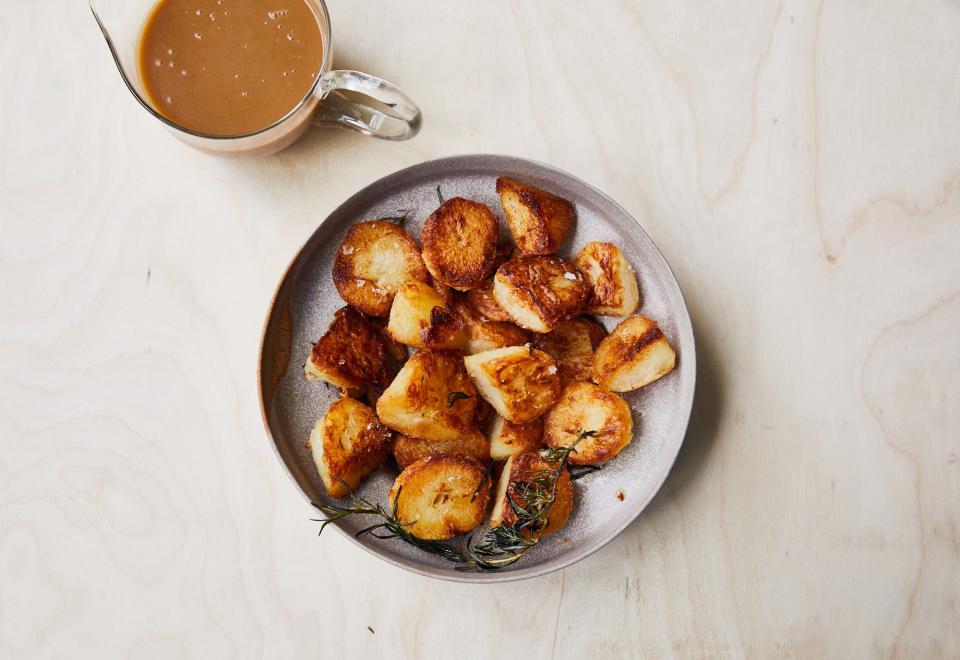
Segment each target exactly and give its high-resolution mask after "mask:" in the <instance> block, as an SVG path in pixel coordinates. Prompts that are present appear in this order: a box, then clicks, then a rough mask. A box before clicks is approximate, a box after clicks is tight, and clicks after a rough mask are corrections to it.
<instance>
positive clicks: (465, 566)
mask: <svg viewBox="0 0 960 660" xmlns="http://www.w3.org/2000/svg"><path fill="white" fill-rule="evenodd" d="M595 434H596V432H595V431H580V433H579V434H578V435H577V438H576V440H574V441H573V443H571V444H570V445H569V446H567V447H558V448H556V449H548V450H545V451H543V452H542V453H541V456H542V457H543V459H544V460H545V461H546V462H548V463H550V464H552V466H553V467H552V468H549V469H543V470H540V471H538V472H537V473H536V474H535V475H534V476H533V477H532V478H531V479H529V480H528V481H526V482H524V483H518V484H516V486H515V492H514V495H515V496H514V495H508V496H507V503H508V505H509V506H510V508H511V509H512V511H513V513H514V515H515V517H516V518H515V520H514V521H513V523H512V524H509V525H501V526H500V527H494V528H493V529H491V530H490V531H488V532H487V533H486V534H484V535H483V538H482V539H481V540H480V541H479V542H478V543H477V544H473V539H472V537H471V538H469V539H467V545H466V548H465V549H464V550H463V551H461V550H460V549H458V548H457V547H455V546H453V545H450V544H448V543H444V542H443V541H427V540H424V539H420V538H417V537H416V536H414V535H413V534H411V533H410V532H409V531H407V529H406V528H407V527H409V526H410V525H412V524H413V523H414V522H416V521H413V522H409V523H404V522H401V521H400V519H399V518H397V501H398V500H399V499H400V492H401V490H403V489H402V488H401V489H398V490H397V495H396V497H395V498H394V500H393V505H392V507H391V509H390V510H387V509H385V508H384V507H383V506H382V505H380V504H374V503H373V502H370V501H369V500H366V499H364V498H362V497H360V496H359V495H357V494H356V493H355V492H354V490H353V488H351V487H350V484H348V483H347V482H345V481H343V480H342V479H339V478H337V477H334V478H335V479H337V481H339V482H340V483H341V484H343V485H344V486H345V487H346V488H347V491H348V493H349V495H350V506H337V505H333V504H317V503H316V502H314V503H313V506H314V507H316V509H317V510H318V511H320V513H322V514H323V515H324V516H325V517H324V518H321V519H314V522H319V523H320V532H319V533H320V534H322V533H323V530H324V529H326V527H327V525H329V524H330V523H333V522H336V521H338V520H340V519H342V518H346V517H347V516H352V515H373V516H377V517H379V518H380V521H379V522H377V523H375V524H373V525H370V526H369V527H364V528H363V529H361V530H360V531H358V532H357V533H356V534H355V535H354V536H356V537H360V536H363V535H365V534H369V535H371V536H374V537H376V538H378V539H399V540H401V541H404V542H405V543H408V544H410V545H412V546H414V547H416V548H419V549H421V550H423V551H425V552H428V553H430V554H432V555H436V556H438V557H441V558H443V559H445V560H447V561H450V562H453V563H456V564H459V565H458V566H457V570H459V571H470V570H475V571H495V570H498V569H501V568H504V567H505V566H509V565H510V564H513V563H514V562H516V561H519V560H520V559H522V558H523V556H524V555H525V554H526V553H527V552H529V551H530V549H531V548H533V547H534V546H536V545H537V544H538V543H539V542H540V538H541V537H542V535H543V531H544V530H545V529H546V527H547V523H548V520H549V515H550V509H551V508H552V507H553V503H554V502H555V501H556V499H557V482H558V481H559V480H560V477H561V476H562V475H563V470H564V469H565V468H566V467H567V462H568V460H569V458H570V454H571V453H573V452H575V451H576V446H577V445H578V444H579V443H580V442H581V441H583V439H584V438H588V437H591V436H593V435H595ZM491 466H492V463H491ZM489 479H490V470H489V468H488V470H487V472H486V473H485V474H484V476H483V479H481V481H480V485H479V486H478V487H477V490H476V492H475V493H474V497H476V495H477V494H478V493H479V492H480V488H482V486H483V484H485V483H487V481H488V480H489Z"/></svg>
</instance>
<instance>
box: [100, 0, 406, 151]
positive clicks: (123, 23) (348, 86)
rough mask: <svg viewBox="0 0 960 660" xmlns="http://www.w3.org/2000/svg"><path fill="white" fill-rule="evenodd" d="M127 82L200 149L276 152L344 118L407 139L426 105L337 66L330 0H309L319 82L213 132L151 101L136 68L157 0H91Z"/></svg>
mask: <svg viewBox="0 0 960 660" xmlns="http://www.w3.org/2000/svg"><path fill="white" fill-rule="evenodd" d="M89 2H90V9H91V11H92V12H93V16H94V18H95V19H96V21H97V24H98V25H99V26H100V30H101V32H102V33H103V37H104V39H106V42H107V46H108V47H109V48H110V53H111V54H112V55H113V59H114V62H116V65H117V69H118V70H119V72H120V76H121V77H122V78H123V82H124V83H125V84H126V86H127V89H129V90H130V93H131V94H133V97H134V98H135V99H136V100H137V102H138V103H139V104H140V105H141V106H142V107H143V108H144V109H145V110H146V111H147V112H149V113H150V114H151V115H153V117H154V118H156V119H157V120H158V121H160V122H162V123H163V124H165V125H166V127H167V128H168V129H169V130H170V131H172V132H173V134H174V135H175V136H177V137H178V138H179V139H181V140H183V141H184V142H186V143H187V144H189V145H190V146H192V147H195V148H197V149H200V150H201V151H205V152H208V153H212V154H217V155H223V156H240V155H269V154H272V153H275V152H277V151H280V150H281V149H283V148H285V147H287V146H289V145H290V144H292V143H293V142H294V141H296V140H297V139H298V138H299V137H300V136H302V135H303V134H304V133H305V132H306V131H307V129H308V128H310V126H311V125H330V124H337V125H341V126H346V127H348V128H352V129H354V130H356V131H359V132H361V133H363V134H364V135H369V136H372V137H378V138H382V139H385V140H407V139H409V138H412V137H413V136H414V135H416V134H417V132H418V131H419V130H420V125H421V121H422V115H421V113H420V108H418V107H417V105H416V104H415V103H414V102H413V101H412V100H410V98H409V97H408V96H407V95H406V94H404V93H403V92H401V91H400V90H399V89H398V88H397V87H396V86H394V85H393V84H392V83H389V82H387V81H386V80H382V79H380V78H377V77H375V76H371V75H369V74H366V73H362V72H360V71H349V70H331V68H330V67H331V66H332V62H333V43H332V41H331V31H330V15H329V12H328V11H327V6H326V4H324V2H323V0H306V2H307V3H308V4H309V5H310V6H311V8H312V9H313V10H314V14H315V16H316V18H317V22H318V24H319V28H320V35H321V39H322V42H323V61H322V63H320V67H319V73H318V75H317V78H316V80H315V82H314V83H313V85H312V86H311V87H310V89H309V90H308V91H307V93H306V94H305V95H304V97H303V98H302V99H301V100H300V101H299V102H298V103H296V105H294V106H293V107H292V108H290V110H289V111H288V112H287V113H286V114H285V115H284V116H283V117H281V118H279V119H277V120H276V121H274V122H273V123H272V124H270V125H269V126H265V127H263V128H260V129H257V130H255V131H252V132H249V133H244V134H241V135H211V134H208V133H202V132H199V131H195V130H192V129H190V128H187V127H185V126H181V125H179V124H177V123H176V122H174V121H171V120H170V119H168V118H167V117H165V116H163V114H161V113H160V112H159V111H158V110H157V109H156V108H155V107H154V106H153V104H152V103H151V102H150V100H149V96H148V95H147V94H146V92H145V90H144V87H143V82H142V80H141V79H140V75H139V73H138V69H137V57H138V54H137V49H138V47H139V37H140V32H141V29H142V27H143V25H144V23H145V22H146V19H147V17H148V15H149V14H150V11H151V10H152V9H153V7H154V4H155V2H156V0H89Z"/></svg>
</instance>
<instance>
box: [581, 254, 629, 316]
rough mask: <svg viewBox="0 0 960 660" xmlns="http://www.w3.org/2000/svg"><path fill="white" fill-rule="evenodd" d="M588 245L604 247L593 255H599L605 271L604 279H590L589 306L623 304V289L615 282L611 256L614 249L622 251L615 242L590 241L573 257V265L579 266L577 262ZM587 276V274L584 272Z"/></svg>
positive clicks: (598, 257) (601, 267) (600, 263)
mask: <svg viewBox="0 0 960 660" xmlns="http://www.w3.org/2000/svg"><path fill="white" fill-rule="evenodd" d="M588 245H599V246H601V247H602V249H601V250H600V252H599V255H598V253H597V252H591V253H590V254H591V255H592V256H595V257H597V262H598V263H599V265H600V270H602V271H603V279H602V280H601V281H593V280H591V281H590V285H589V286H590V296H589V298H588V300H587V307H588V308H594V307H619V306H621V305H623V290H622V289H620V288H618V287H617V286H616V285H615V284H614V283H613V280H614V275H615V273H614V268H613V259H612V258H611V253H612V252H613V250H616V251H617V252H619V251H620V248H618V247H617V246H616V245H614V244H613V243H607V242H604V241H590V242H589V243H587V244H586V245H584V246H583V247H582V248H580V251H579V252H578V253H577V256H576V257H574V259H573V265H574V266H578V264H577V262H578V261H579V260H580V255H581V254H583V251H584V250H585V249H586V248H587V246H588ZM584 277H586V274H584Z"/></svg>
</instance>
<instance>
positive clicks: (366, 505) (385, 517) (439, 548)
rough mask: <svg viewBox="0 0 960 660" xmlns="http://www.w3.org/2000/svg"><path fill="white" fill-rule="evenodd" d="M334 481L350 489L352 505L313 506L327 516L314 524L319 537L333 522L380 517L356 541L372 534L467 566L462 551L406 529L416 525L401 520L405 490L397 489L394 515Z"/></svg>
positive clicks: (344, 482) (360, 533)
mask: <svg viewBox="0 0 960 660" xmlns="http://www.w3.org/2000/svg"><path fill="white" fill-rule="evenodd" d="M334 479H336V480H337V481H339V482H340V483H341V484H343V485H344V486H346V488H347V490H348V492H349V494H350V502H351V505H350V506H346V507H341V506H335V505H333V504H317V503H316V502H312V504H313V506H314V507H315V508H316V509H317V510H318V511H320V513H322V514H323V515H324V516H326V517H325V518H322V519H316V518H314V519H313V521H314V522H318V523H320V531H319V532H318V533H317V534H318V535H319V534H322V533H323V530H324V529H326V527H327V525H329V524H330V523H332V522H336V521H337V520H340V519H341V518H346V517H347V516H352V515H358V514H360V515H375V516H379V517H380V519H381V520H380V522H378V523H376V524H373V525H370V526H369V527H364V528H363V529H361V530H360V531H359V532H357V533H356V534H354V536H355V537H357V538H360V537H361V536H363V535H365V534H369V535H370V536H373V537H376V538H378V539H400V540H401V541H404V542H405V543H409V544H410V545H412V546H414V547H416V548H420V549H421V550H423V551H425V552H429V553H430V554H433V555H437V556H439V557H442V558H444V559H446V560H448V561H453V562H457V563H463V562H465V561H467V560H466V558H465V557H464V556H463V555H462V554H461V553H460V551H459V550H457V549H456V548H454V547H453V546H451V545H448V544H446V543H443V542H441V541H427V540H424V539H420V538H417V537H416V536H414V535H413V534H411V533H410V532H408V531H407V530H406V529H405V527H409V526H410V525H412V524H413V523H414V522H416V521H413V522H410V523H403V522H400V520H399V519H398V518H397V501H398V500H399V499H400V491H402V490H403V489H402V488H399V489H397V496H396V497H395V498H394V499H393V507H392V509H391V510H390V511H387V510H385V509H384V508H383V506H381V505H380V504H374V503H372V502H370V501H368V500H365V499H364V498H362V497H360V496H359V495H357V494H356V493H355V492H354V490H353V488H351V487H350V484H348V483H347V482H346V481H343V480H342V479H339V478H337V477H334Z"/></svg>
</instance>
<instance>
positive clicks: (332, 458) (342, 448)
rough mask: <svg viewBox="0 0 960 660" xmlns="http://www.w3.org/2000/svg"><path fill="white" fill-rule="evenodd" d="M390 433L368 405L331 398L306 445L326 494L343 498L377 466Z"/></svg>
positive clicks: (384, 450) (344, 398)
mask: <svg viewBox="0 0 960 660" xmlns="http://www.w3.org/2000/svg"><path fill="white" fill-rule="evenodd" d="M391 437H392V434H391V432H390V429H388V428H387V427H386V426H383V425H382V424H381V423H380V420H378V419H377V416H376V415H375V414H374V413H373V410H371V409H370V408H369V407H367V406H365V405H363V404H362V403H360V402H359V401H357V400H355V399H351V398H349V397H343V398H341V399H339V400H337V401H334V402H333V404H332V405H331V406H330V408H329V409H328V410H327V414H325V415H324V416H323V417H322V418H321V419H320V420H319V421H317V423H316V425H315V426H314V427H313V432H312V433H311V434H310V440H309V442H308V443H307V447H309V448H310V452H311V453H312V454H313V461H314V463H316V464H317V471H318V472H319V473H320V479H321V481H323V485H324V487H325V488H326V489H327V493H328V494H329V495H330V497H344V496H346V495H347V493H348V492H349V489H348V488H347V486H345V485H344V484H342V483H340V482H339V481H337V480H336V479H342V480H343V481H345V482H347V484H349V486H350V488H356V487H357V486H359V485H360V482H361V481H363V479H364V478H365V477H366V476H367V475H368V474H370V473H371V472H373V471H374V470H376V469H377V468H378V467H380V464H381V463H383V459H384V458H386V456H387V452H388V451H389V448H390V439H391Z"/></svg>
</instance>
